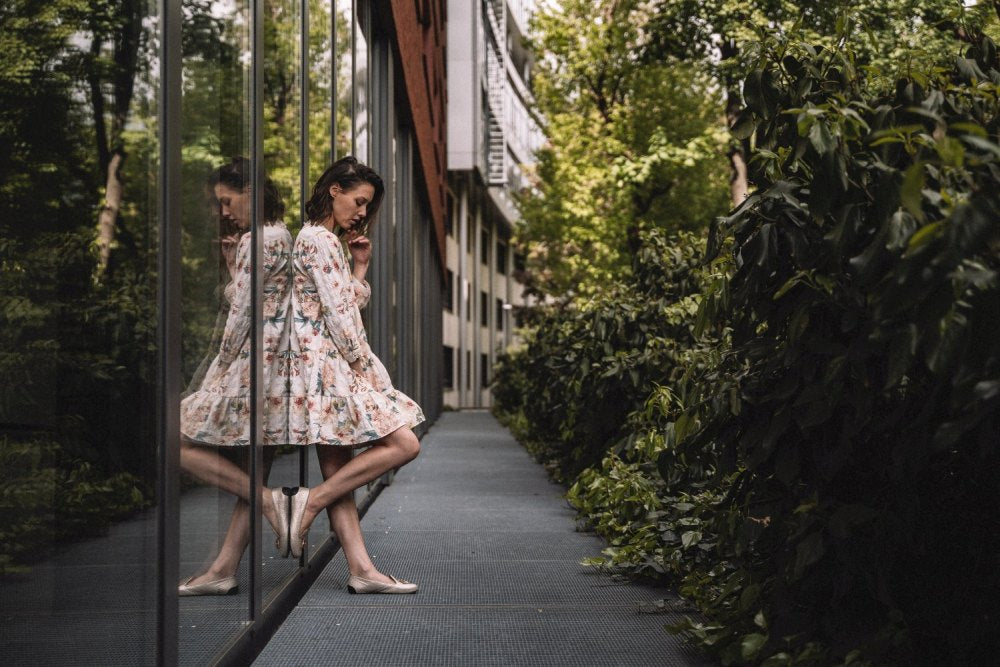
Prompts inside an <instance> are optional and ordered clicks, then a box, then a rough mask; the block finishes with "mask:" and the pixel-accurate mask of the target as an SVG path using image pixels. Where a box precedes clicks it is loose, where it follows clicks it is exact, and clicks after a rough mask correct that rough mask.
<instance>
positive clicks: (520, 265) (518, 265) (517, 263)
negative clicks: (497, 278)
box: [514, 252, 525, 273]
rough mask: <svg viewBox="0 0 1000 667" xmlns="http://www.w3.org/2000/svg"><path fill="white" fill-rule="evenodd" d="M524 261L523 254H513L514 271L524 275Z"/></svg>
mask: <svg viewBox="0 0 1000 667" xmlns="http://www.w3.org/2000/svg"><path fill="white" fill-rule="evenodd" d="M524 269H525V261H524V254H523V253H520V252H515V253H514V270H515V271H517V272H518V273H524Z"/></svg>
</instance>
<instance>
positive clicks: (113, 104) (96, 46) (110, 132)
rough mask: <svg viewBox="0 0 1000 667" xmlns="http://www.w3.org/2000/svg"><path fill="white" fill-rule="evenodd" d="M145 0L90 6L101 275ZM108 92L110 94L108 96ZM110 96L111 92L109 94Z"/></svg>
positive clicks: (118, 199)
mask: <svg viewBox="0 0 1000 667" xmlns="http://www.w3.org/2000/svg"><path fill="white" fill-rule="evenodd" d="M144 4H145V3H144V2H142V0H112V1H110V2H109V1H107V0H103V1H96V2H91V3H90V16H89V17H88V18H89V20H88V22H87V24H88V26H89V28H90V48H89V50H88V51H87V57H86V58H85V59H84V60H83V70H84V71H85V72H86V77H87V84H88V85H89V87H90V99H91V104H92V105H93V114H92V115H91V119H92V120H93V123H94V138H95V139H96V141H97V163H98V168H99V170H100V173H101V174H102V175H104V178H105V187H104V198H103V200H102V201H101V203H100V206H99V208H98V211H99V212H98V216H97V250H98V261H97V271H98V272H99V273H103V271H104V270H105V269H106V268H107V265H108V258H109V255H110V254H111V244H112V241H113V240H114V236H115V223H116V221H117V219H118V211H119V208H120V207H121V203H122V188H123V183H122V180H121V172H120V170H121V167H122V161H123V160H124V159H125V138H124V132H125V124H126V121H127V119H128V113H129V108H130V107H131V104H132V92H133V91H134V90H135V75H136V72H137V70H138V57H139V47H140V42H141V41H142V40H143V38H144V33H143V31H142V15H143V8H144ZM106 91H107V92H106ZM108 93H110V94H108Z"/></svg>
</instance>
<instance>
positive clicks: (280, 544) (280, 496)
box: [271, 487, 292, 558]
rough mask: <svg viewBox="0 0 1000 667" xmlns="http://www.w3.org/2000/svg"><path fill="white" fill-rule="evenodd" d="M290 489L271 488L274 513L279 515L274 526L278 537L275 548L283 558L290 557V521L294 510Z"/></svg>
mask: <svg viewBox="0 0 1000 667" xmlns="http://www.w3.org/2000/svg"><path fill="white" fill-rule="evenodd" d="M289 491H291V489H289V488H288V487H285V488H282V489H271V501H272V502H273V503H274V513H275V515H276V516H277V518H276V519H275V524H274V526H273V527H274V532H275V533H277V537H275V538H274V548H275V549H277V550H278V555H279V556H281V557H282V558H288V523H289V520H290V519H291V512H292V508H291V503H289V502H288V498H289V496H290V495H291V494H290V493H289Z"/></svg>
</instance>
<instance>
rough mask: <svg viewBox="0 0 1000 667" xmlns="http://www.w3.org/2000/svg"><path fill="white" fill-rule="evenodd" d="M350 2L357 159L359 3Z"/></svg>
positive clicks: (353, 129) (353, 135) (353, 132)
mask: <svg viewBox="0 0 1000 667" xmlns="http://www.w3.org/2000/svg"><path fill="white" fill-rule="evenodd" d="M348 1H349V2H350V3H351V47H350V48H351V155H353V156H354V157H357V156H358V144H357V142H356V141H355V138H356V137H357V135H358V104H357V103H358V95H357V90H358V82H357V81H355V77H356V76H357V75H358V34H357V33H358V2H357V0H348ZM362 162H367V160H362Z"/></svg>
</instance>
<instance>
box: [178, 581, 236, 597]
mask: <svg viewBox="0 0 1000 667" xmlns="http://www.w3.org/2000/svg"><path fill="white" fill-rule="evenodd" d="M193 579H194V577H190V578H189V579H188V580H187V581H185V582H184V583H182V584H181V585H180V586H178V587H177V595H179V596H180V597H187V596H191V595H236V594H237V593H239V592H240V588H239V584H238V583H237V582H236V577H223V578H222V579H216V580H215V581H206V582H205V583H202V584H194V585H193V586H192V585H191V581H192V580H193Z"/></svg>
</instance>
